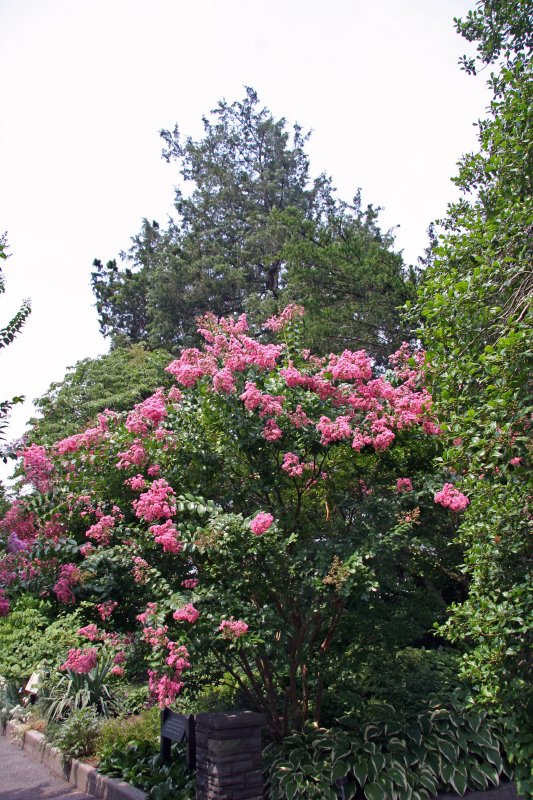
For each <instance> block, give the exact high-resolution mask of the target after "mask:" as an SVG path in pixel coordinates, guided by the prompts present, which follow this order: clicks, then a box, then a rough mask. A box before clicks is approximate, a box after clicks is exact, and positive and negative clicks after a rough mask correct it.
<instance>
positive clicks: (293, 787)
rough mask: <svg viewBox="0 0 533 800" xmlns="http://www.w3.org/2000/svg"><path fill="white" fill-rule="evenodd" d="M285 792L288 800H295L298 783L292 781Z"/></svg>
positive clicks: (285, 788)
mask: <svg viewBox="0 0 533 800" xmlns="http://www.w3.org/2000/svg"><path fill="white" fill-rule="evenodd" d="M284 791H285V794H286V795H287V800H294V798H295V797H296V795H297V794H298V784H297V783H296V781H293V780H290V781H288V782H287V784H286V786H285V787H284Z"/></svg>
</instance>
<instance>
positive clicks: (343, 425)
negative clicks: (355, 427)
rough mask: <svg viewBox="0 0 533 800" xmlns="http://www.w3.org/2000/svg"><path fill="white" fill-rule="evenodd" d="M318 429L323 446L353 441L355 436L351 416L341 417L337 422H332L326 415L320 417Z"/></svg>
mask: <svg viewBox="0 0 533 800" xmlns="http://www.w3.org/2000/svg"><path fill="white" fill-rule="evenodd" d="M316 429H317V431H318V432H319V433H320V434H321V437H320V442H321V444H325V445H328V444H331V443H332V442H340V441H342V440H343V439H351V438H352V436H353V431H352V428H351V426H350V417H349V416H343V415H341V416H339V417H337V418H336V419H335V420H331V419H330V418H329V417H326V416H325V415H324V416H322V417H320V419H319V421H318V423H317V426H316Z"/></svg>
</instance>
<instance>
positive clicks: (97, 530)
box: [85, 514, 115, 547]
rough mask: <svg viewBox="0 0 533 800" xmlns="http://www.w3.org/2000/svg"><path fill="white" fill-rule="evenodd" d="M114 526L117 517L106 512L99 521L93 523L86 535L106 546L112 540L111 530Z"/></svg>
mask: <svg viewBox="0 0 533 800" xmlns="http://www.w3.org/2000/svg"><path fill="white" fill-rule="evenodd" d="M114 527H115V517H113V516H111V514H105V515H103V516H101V517H100V519H99V520H98V522H95V524H94V525H91V527H90V528H89V529H88V530H87V532H86V534H85V535H86V537H87V538H88V539H94V541H95V542H98V544H101V545H103V546H104V547H105V546H106V545H108V544H109V542H110V541H111V535H112V534H111V531H112V529H113V528H114Z"/></svg>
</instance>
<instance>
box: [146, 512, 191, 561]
mask: <svg viewBox="0 0 533 800" xmlns="http://www.w3.org/2000/svg"><path fill="white" fill-rule="evenodd" d="M150 533H152V534H153V536H154V539H155V540H156V542H157V543H158V544H160V545H161V547H162V548H163V550H164V551H165V553H179V552H181V550H182V549H183V544H182V543H181V542H180V532H179V531H178V530H176V527H175V526H174V524H173V523H172V522H171V521H170V520H169V519H167V521H166V522H164V523H163V524H162V525H152V526H151V527H150Z"/></svg>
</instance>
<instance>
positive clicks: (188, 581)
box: [181, 578, 200, 589]
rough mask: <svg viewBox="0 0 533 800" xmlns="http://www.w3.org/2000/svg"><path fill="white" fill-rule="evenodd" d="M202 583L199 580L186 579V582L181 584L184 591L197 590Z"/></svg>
mask: <svg viewBox="0 0 533 800" xmlns="http://www.w3.org/2000/svg"><path fill="white" fill-rule="evenodd" d="M199 583H200V581H199V580H198V578H185V580H184V581H182V582H181V585H182V586H183V588H184V589H196V587H197V586H198V584H199Z"/></svg>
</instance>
